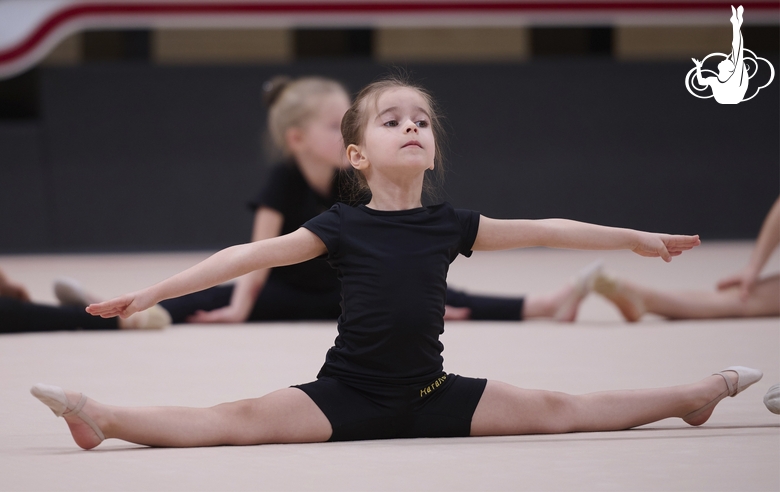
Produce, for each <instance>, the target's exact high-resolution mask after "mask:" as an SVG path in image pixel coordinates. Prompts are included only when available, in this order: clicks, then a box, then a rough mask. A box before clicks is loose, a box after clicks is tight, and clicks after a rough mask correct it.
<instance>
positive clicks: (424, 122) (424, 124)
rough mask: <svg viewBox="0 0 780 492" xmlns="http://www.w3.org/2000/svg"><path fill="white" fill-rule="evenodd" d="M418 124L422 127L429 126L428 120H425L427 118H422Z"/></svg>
mask: <svg viewBox="0 0 780 492" xmlns="http://www.w3.org/2000/svg"><path fill="white" fill-rule="evenodd" d="M417 126H418V127H420V128H427V127H428V122H427V121H425V120H420V121H418V122H417Z"/></svg>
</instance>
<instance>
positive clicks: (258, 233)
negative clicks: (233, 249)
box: [187, 207, 284, 323]
mask: <svg viewBox="0 0 780 492" xmlns="http://www.w3.org/2000/svg"><path fill="white" fill-rule="evenodd" d="M283 224H284V216H283V215H282V214H281V213H280V212H279V211H277V210H274V209H272V208H268V207H260V208H259V209H257V211H256V212H255V222H254V227H253V228H252V241H253V242H254V241H262V240H264V239H270V238H272V237H277V236H279V234H281V233H282V225H283ZM270 273H271V270H270V269H269V268H262V269H260V270H255V271H253V272H250V273H248V274H246V275H244V276H243V277H240V278H239V279H238V281H237V282H236V285H235V288H234V289H233V295H232V297H231V298H230V304H229V305H228V306H225V307H223V308H220V309H215V310H213V311H197V312H196V313H195V314H193V315H192V316H190V317H189V318H187V321H188V322H190V323H241V322H244V321H246V320H247V319H248V318H249V314H250V313H251V312H252V308H253V307H254V305H255V301H256V300H257V296H259V295H260V292H262V290H263V287H264V286H265V282H266V280H268V275H269V274H270Z"/></svg>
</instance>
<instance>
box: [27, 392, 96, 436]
mask: <svg viewBox="0 0 780 492" xmlns="http://www.w3.org/2000/svg"><path fill="white" fill-rule="evenodd" d="M30 393H32V395H33V396H35V397H36V398H38V399H39V400H41V402H43V403H44V404H45V405H46V406H48V407H49V408H50V409H51V411H52V412H54V415H56V416H58V417H62V418H64V419H65V422H67V424H68V428H69V429H70V433H71V435H72V436H73V440H74V441H76V444H78V445H79V447H81V448H83V449H92V448H94V447H95V446H97V445H98V444H100V443H101V442H103V440H104V439H105V436H104V434H103V432H102V431H101V425H100V424H103V426H105V423H104V420H105V419H104V418H103V415H102V413H101V411H100V404H99V403H97V402H95V401H93V400H90V399H89V398H87V397H86V396H84V395H83V394H81V393H74V392H72V391H64V390H63V389H62V388H60V387H59V386H49V385H46V384H36V385H35V386H33V387H32V389H31V390H30Z"/></svg>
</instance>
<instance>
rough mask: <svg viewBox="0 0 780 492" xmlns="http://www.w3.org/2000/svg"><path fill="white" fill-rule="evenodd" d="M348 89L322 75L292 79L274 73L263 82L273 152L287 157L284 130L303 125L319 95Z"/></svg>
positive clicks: (317, 103) (287, 151)
mask: <svg viewBox="0 0 780 492" xmlns="http://www.w3.org/2000/svg"><path fill="white" fill-rule="evenodd" d="M336 93H342V94H344V95H345V96H347V98H348V97H349V94H348V93H347V90H346V89H345V88H344V86H343V85H341V84H340V83H339V82H337V81H335V80H332V79H328V78H325V77H301V78H298V79H295V80H293V79H291V78H290V77H287V76H284V75H277V76H276V77H274V78H272V79H271V80H268V81H267V82H265V83H264V84H263V102H264V103H265V105H266V107H267V108H268V133H269V134H270V137H271V143H272V146H273V147H274V149H275V150H276V153H277V154H279V153H281V154H282V156H283V157H289V156H290V149H288V148H287V142H286V140H285V133H287V130H288V129H290V128H292V127H296V126H301V125H303V124H304V123H305V122H306V120H307V119H309V118H311V116H312V115H313V114H314V113H315V112H316V111H317V108H318V107H319V103H320V98H321V97H323V96H328V95H331V94H336Z"/></svg>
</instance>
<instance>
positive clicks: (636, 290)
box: [594, 198, 780, 321]
mask: <svg viewBox="0 0 780 492" xmlns="http://www.w3.org/2000/svg"><path fill="white" fill-rule="evenodd" d="M778 245H780V198H778V199H777V200H776V201H775V203H774V205H772V208H771V209H770V210H769V213H768V214H767V216H766V218H765V219H764V223H763V225H762V226H761V232H759V234H758V239H757V240H756V246H755V248H754V249H753V253H752V254H751V256H750V261H749V262H748V264H747V265H746V266H745V267H744V268H743V269H742V271H741V272H739V273H737V274H735V275H732V276H730V277H727V278H725V279H723V280H721V281H720V282H718V285H717V290H714V291H683V292H678V291H668V290H662V289H652V288H650V287H645V286H642V285H638V284H635V283H632V282H629V281H627V280H623V279H619V278H616V277H612V276H609V275H604V274H599V275H598V276H597V277H596V280H595V283H594V289H595V290H596V292H598V293H599V294H601V295H603V296H604V297H605V298H607V299H608V300H609V301H611V302H612V303H613V304H615V306H617V308H618V309H619V310H620V312H621V313H622V314H623V317H624V318H625V319H626V320H628V321H639V320H640V319H641V318H642V316H644V315H645V313H654V314H659V315H661V316H664V317H666V318H671V319H706V318H751V317H758V316H780V274H777V273H775V274H772V275H768V276H766V277H764V278H761V271H762V270H763V269H764V267H765V266H766V263H767V261H769V258H770V257H771V256H772V253H773V252H774V250H775V249H777V246H778Z"/></svg>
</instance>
